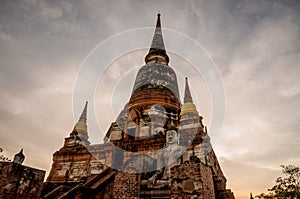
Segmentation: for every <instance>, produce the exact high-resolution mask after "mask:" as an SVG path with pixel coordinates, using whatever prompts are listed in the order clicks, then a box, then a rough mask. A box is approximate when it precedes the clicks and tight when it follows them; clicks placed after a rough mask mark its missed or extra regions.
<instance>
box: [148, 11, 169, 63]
mask: <svg viewBox="0 0 300 199" xmlns="http://www.w3.org/2000/svg"><path fill="white" fill-rule="evenodd" d="M145 62H146V63H160V64H165V65H168V63H169V57H168V55H167V53H166V50H165V44H164V40H163V36H162V31H161V23H160V13H158V14H157V22H156V28H155V32H154V36H153V39H152V43H151V47H150V50H149V53H148V54H147V55H146V57H145Z"/></svg>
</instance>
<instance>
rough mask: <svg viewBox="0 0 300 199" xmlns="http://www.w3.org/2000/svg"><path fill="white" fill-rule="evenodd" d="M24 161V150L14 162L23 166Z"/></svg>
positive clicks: (16, 156)
mask: <svg viewBox="0 0 300 199" xmlns="http://www.w3.org/2000/svg"><path fill="white" fill-rule="evenodd" d="M24 159H25V155H24V154H23V149H21V151H20V152H19V153H17V154H16V155H15V157H14V160H13V162H14V163H17V164H22V163H23V161H24Z"/></svg>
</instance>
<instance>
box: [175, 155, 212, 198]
mask: <svg viewBox="0 0 300 199" xmlns="http://www.w3.org/2000/svg"><path fill="white" fill-rule="evenodd" d="M171 173H172V176H174V178H175V179H176V180H177V181H178V182H180V183H181V184H183V183H184V181H192V182H193V186H194V190H193V191H190V192H187V191H185V190H182V188H181V187H182V186H181V187H180V185H179V187H180V188H179V189H178V188H177V189H176V187H174V183H172V187H171V197H172V198H192V197H194V198H195V197H196V198H203V199H214V198H215V194H214V184H213V178H212V173H211V168H210V167H209V166H207V165H204V164H203V163H201V162H196V161H193V160H190V161H186V162H184V163H183V164H180V165H178V166H175V167H173V168H172V169H171Z"/></svg>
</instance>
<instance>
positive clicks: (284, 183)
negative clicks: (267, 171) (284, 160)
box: [255, 165, 300, 199]
mask: <svg viewBox="0 0 300 199" xmlns="http://www.w3.org/2000/svg"><path fill="white" fill-rule="evenodd" d="M281 167H282V173H283V174H284V176H283V177H278V178H277V179H276V181H275V185H274V186H273V187H272V188H271V189H269V190H268V191H269V193H268V194H265V193H261V194H260V195H258V196H255V197H256V198H263V199H299V198H300V169H299V167H296V166H293V165H288V166H284V165H281Z"/></svg>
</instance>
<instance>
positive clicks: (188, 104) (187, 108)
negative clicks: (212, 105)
mask: <svg viewBox="0 0 300 199" xmlns="http://www.w3.org/2000/svg"><path fill="white" fill-rule="evenodd" d="M183 101H184V104H183V105H182V107H181V113H180V115H183V114H185V113H195V114H197V115H198V111H197V109H196V106H195V104H194V103H193V99H192V95H191V92H190V87H189V82H188V78H187V77H186V78H185V91H184V100H183Z"/></svg>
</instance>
